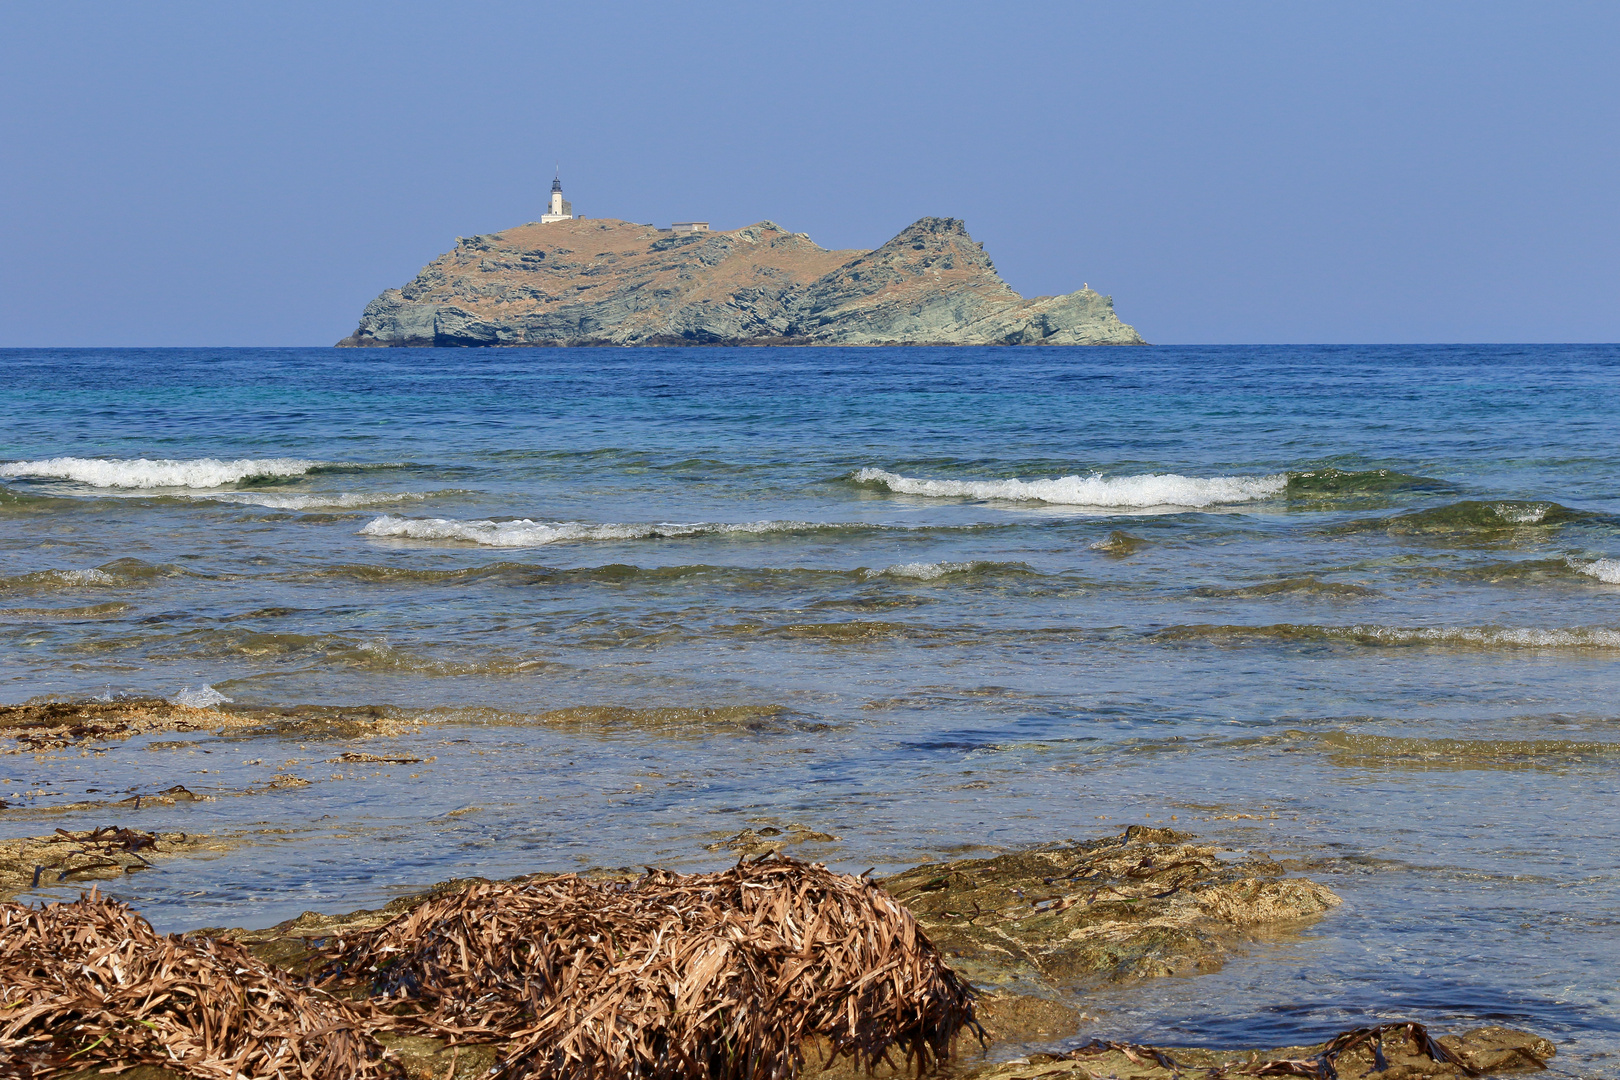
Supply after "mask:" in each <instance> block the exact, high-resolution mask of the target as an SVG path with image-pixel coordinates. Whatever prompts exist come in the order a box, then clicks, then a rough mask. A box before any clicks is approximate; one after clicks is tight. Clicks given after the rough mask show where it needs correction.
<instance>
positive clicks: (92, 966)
mask: <svg viewBox="0 0 1620 1080" xmlns="http://www.w3.org/2000/svg"><path fill="white" fill-rule="evenodd" d="M373 1026H375V1025H374V1022H372V1021H369V1020H368V1019H367V1018H366V1017H365V1016H363V1015H362V1014H361V1013H360V1012H359V1011H357V1010H356V1009H354V1008H353V1007H351V1006H350V1005H349V1004H347V1003H345V1002H343V1001H341V1000H338V999H335V998H333V997H331V996H330V995H327V994H325V993H323V992H321V991H318V990H313V989H310V988H307V987H304V986H301V985H299V984H298V983H296V982H295V981H293V980H292V979H291V978H289V977H288V976H286V975H284V974H282V973H281V972H279V971H276V970H275V969H274V968H271V967H270V966H268V965H267V964H265V963H264V962H263V961H261V960H259V959H258V958H257V957H255V956H253V954H251V953H250V952H248V951H247V949H246V948H245V947H244V946H242V945H240V944H237V943H236V942H233V941H231V940H229V939H212V940H210V939H203V940H187V939H182V938H180V937H177V936H175V935H171V934H159V933H157V932H156V931H154V930H153V929H152V926H151V924H150V923H148V922H147V921H146V920H145V919H143V918H141V917H140V916H139V915H137V914H136V913H135V912H134V911H132V910H131V909H130V908H129V907H127V906H125V905H124V904H120V903H117V902H115V901H111V900H107V899H105V898H103V897H102V896H100V895H99V894H98V893H97V892H95V891H94V890H92V891H91V893H90V894H89V895H88V896H83V897H80V899H79V900H78V901H76V902H74V903H71V904H48V905H45V906H44V907H40V908H30V907H24V906H22V905H18V904H0V1061H4V1062H5V1065H6V1069H7V1070H8V1071H7V1072H6V1073H5V1075H7V1076H12V1077H17V1078H18V1080H45V1078H49V1077H58V1076H65V1075H68V1074H69V1073H74V1072H80V1071H82V1070H84V1069H86V1068H87V1067H100V1068H105V1069H120V1068H129V1067H134V1066H138V1065H156V1066H162V1067H166V1068H169V1069H172V1070H175V1071H177V1072H180V1073H182V1074H183V1075H185V1076H188V1077H196V1078H203V1080H241V1078H246V1080H271V1078H274V1080H291V1078H294V1077H298V1078H305V1080H314V1078H322V1080H324V1078H328V1077H353V1078H356V1080H365V1078H368V1077H375V1076H382V1075H385V1074H386V1072H387V1071H390V1070H391V1066H389V1065H388V1064H387V1063H386V1062H384V1060H383V1057H382V1048H381V1046H380V1045H379V1044H378V1043H377V1042H376V1040H375V1039H374V1038H372V1037H371V1034H370V1028H371V1027H373Z"/></svg>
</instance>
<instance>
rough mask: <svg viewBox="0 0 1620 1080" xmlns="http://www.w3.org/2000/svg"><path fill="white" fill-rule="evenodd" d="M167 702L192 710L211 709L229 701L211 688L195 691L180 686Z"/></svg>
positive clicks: (201, 688) (199, 688) (206, 687)
mask: <svg viewBox="0 0 1620 1080" xmlns="http://www.w3.org/2000/svg"><path fill="white" fill-rule="evenodd" d="M169 700H170V701H172V702H173V703H174V704H176V705H189V706H190V707H191V708H193V709H212V708H213V707H214V706H215V705H228V704H230V700H231V699H230V698H228V697H226V696H225V695H224V694H222V693H220V692H219V691H218V690H215V689H214V688H213V687H212V686H202V687H198V688H197V689H196V690H193V689H192V688H191V687H189V686H182V687H181V688H180V689H179V691H178V692H177V693H176V694H175V695H174V696H173V697H171V698H170V699H169Z"/></svg>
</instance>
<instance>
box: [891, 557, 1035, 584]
mask: <svg viewBox="0 0 1620 1080" xmlns="http://www.w3.org/2000/svg"><path fill="white" fill-rule="evenodd" d="M996 572H1010V573H1015V574H1031V573H1034V571H1032V570H1031V569H1030V568H1029V567H1028V566H1027V565H1025V564H1024V563H1016V562H1015V563H1009V562H995V561H992V560H986V559H975V560H973V561H972V562H910V563H896V564H895V565H894V566H888V567H884V568H883V569H882V570H868V571H866V572H865V576H867V577H890V578H911V579H914V580H917V581H938V580H939V579H940V578H942V577H945V576H946V575H949V574H985V573H996Z"/></svg>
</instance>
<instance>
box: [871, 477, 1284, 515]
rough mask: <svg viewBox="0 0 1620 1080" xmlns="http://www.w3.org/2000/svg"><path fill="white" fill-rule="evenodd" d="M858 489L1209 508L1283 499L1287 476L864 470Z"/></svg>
mask: <svg viewBox="0 0 1620 1080" xmlns="http://www.w3.org/2000/svg"><path fill="white" fill-rule="evenodd" d="M851 479H852V480H853V481H854V482H855V483H857V484H878V485H882V486H883V487H886V488H888V489H889V490H890V491H893V492H895V493H897V494H901V495H926V496H929V497H932V498H968V499H1001V500H1009V501H1013V502H1044V503H1052V504H1056V505H1061V506H1096V507H1131V508H1146V507H1157V506H1187V507H1204V506H1218V505H1224V504H1229V503H1244V502H1254V501H1256V500H1258V499H1268V498H1271V497H1273V496H1275V495H1280V494H1282V492H1283V491H1284V490H1285V489H1286V488H1287V486H1288V476H1287V474H1286V473H1278V474H1275V475H1272V476H1211V477H1196V476H1180V475H1178V474H1176V473H1144V474H1142V475H1138V476H1064V477H1060V478H1058V479H1056V480H923V479H917V478H915V477H910V476H901V475H899V474H898V473H892V472H886V471H885V470H883V469H861V470H860V471H859V472H856V473H855V474H853V475H852V476H851Z"/></svg>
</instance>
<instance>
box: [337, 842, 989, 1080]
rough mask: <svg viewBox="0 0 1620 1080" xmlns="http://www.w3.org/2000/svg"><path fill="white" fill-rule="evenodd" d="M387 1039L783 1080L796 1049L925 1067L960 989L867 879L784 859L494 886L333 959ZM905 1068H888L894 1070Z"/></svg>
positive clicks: (615, 1073) (591, 1064) (960, 1003)
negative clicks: (407, 1034) (374, 1007)
mask: <svg viewBox="0 0 1620 1080" xmlns="http://www.w3.org/2000/svg"><path fill="white" fill-rule="evenodd" d="M327 960H328V966H327V968H326V978H327V981H328V984H334V983H335V984H340V985H341V984H344V983H348V984H350V985H355V984H357V983H363V984H364V985H365V989H367V990H368V991H369V992H370V993H372V994H374V995H376V997H375V999H374V1000H376V1001H377V1002H378V1003H379V1005H381V1006H382V1007H384V1008H386V1009H387V1010H388V1011H389V1012H391V1013H392V1014H393V1015H394V1017H395V1023H396V1025H397V1028H396V1029H397V1030H405V1029H407V1028H409V1027H411V1026H415V1027H416V1028H417V1029H418V1030H420V1031H422V1032H424V1033H431V1034H435V1035H438V1036H441V1037H447V1038H449V1039H450V1040H451V1041H452V1042H475V1043H476V1042H484V1043H500V1044H501V1051H502V1059H501V1061H500V1063H499V1065H498V1066H497V1070H496V1075H499V1076H506V1077H534V1078H544V1080H553V1078H555V1080H561V1078H563V1077H567V1078H570V1080H595V1078H601V1080H607V1078H609V1077H611V1078H614V1080H619V1078H624V1077H638V1078H647V1080H690V1078H706V1080H778V1078H788V1077H794V1076H797V1075H798V1074H799V1072H800V1070H801V1069H802V1067H803V1065H804V1049H803V1047H804V1045H805V1044H806V1043H807V1042H809V1041H811V1040H813V1039H818V1038H819V1039H820V1040H823V1043H822V1045H825V1046H826V1047H828V1052H829V1055H830V1058H831V1059H833V1060H836V1059H839V1058H848V1059H851V1060H852V1061H853V1062H854V1063H856V1064H857V1065H858V1066H861V1067H867V1068H870V1067H873V1066H875V1065H877V1064H878V1063H885V1064H888V1065H890V1066H891V1067H892V1066H896V1065H897V1064H898V1065H900V1066H902V1067H904V1068H907V1069H914V1070H916V1071H917V1072H919V1073H921V1072H924V1071H927V1070H929V1069H931V1068H933V1067H934V1066H935V1065H937V1064H938V1063H939V1062H940V1061H942V1060H943V1059H945V1058H946V1057H948V1056H949V1054H950V1045H951V1040H952V1038H953V1036H955V1035H956V1033H957V1032H958V1031H959V1030H961V1029H962V1028H963V1027H965V1026H970V1027H973V1028H977V1024H976V1022H975V1019H974V1014H973V1002H972V997H971V993H970V991H969V989H968V987H967V984H966V983H964V982H963V981H962V980H961V979H960V978H958V977H957V976H956V975H955V974H954V973H953V972H952V971H951V970H950V969H949V968H948V967H946V965H945V963H944V961H943V959H942V958H941V956H940V954H939V952H938V950H936V949H935V948H934V946H933V944H932V943H931V942H929V940H928V938H927V936H926V935H925V934H924V933H923V932H922V930H921V929H920V928H919V927H918V926H917V924H916V922H915V921H914V920H913V919H912V917H911V915H910V914H909V913H908V912H907V911H906V909H905V908H903V907H901V906H900V905H899V904H898V903H896V902H895V901H894V900H893V899H892V898H891V897H889V896H888V894H886V893H885V892H883V891H882V890H881V889H879V888H877V887H876V886H875V885H873V884H872V883H871V882H869V881H867V880H865V879H863V878H856V877H850V876H848V875H843V874H834V873H832V872H831V871H828V870H827V869H826V868H824V867H821V866H818V865H814V864H806V863H802V862H798V861H796V860H793V859H789V858H783V857H781V856H765V857H763V858H760V859H756V860H753V861H744V862H741V863H739V864H738V865H737V866H735V867H733V868H732V869H730V870H727V871H723V872H720V873H714V874H692V875H681V874H674V873H669V872H666V871H662V870H650V871H649V872H648V873H647V874H646V875H645V876H644V877H642V878H640V879H639V880H636V881H632V882H615V881H593V880H587V879H584V878H580V877H577V876H574V875H567V876H563V877H556V878H551V879H549V880H540V881H527V882H489V883H485V884H480V885H476V886H474V887H473V888H470V889H467V890H465V891H462V892H456V893H452V894H449V895H444V896H440V897H436V898H433V899H430V900H428V901H426V902H424V903H423V904H421V905H420V906H418V907H417V908H415V909H414V910H413V911H411V912H409V913H407V914H404V915H402V916H400V917H398V918H396V919H395V920H393V921H392V922H390V923H388V924H386V925H384V926H381V927H378V928H377V929H375V930H371V931H367V932H364V933H361V934H359V935H356V936H353V937H350V938H347V939H343V940H340V941H338V942H336V943H334V944H333V945H332V946H330V947H329V950H328V953H327ZM896 1056H898V1059H899V1061H898V1062H897V1061H896Z"/></svg>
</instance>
